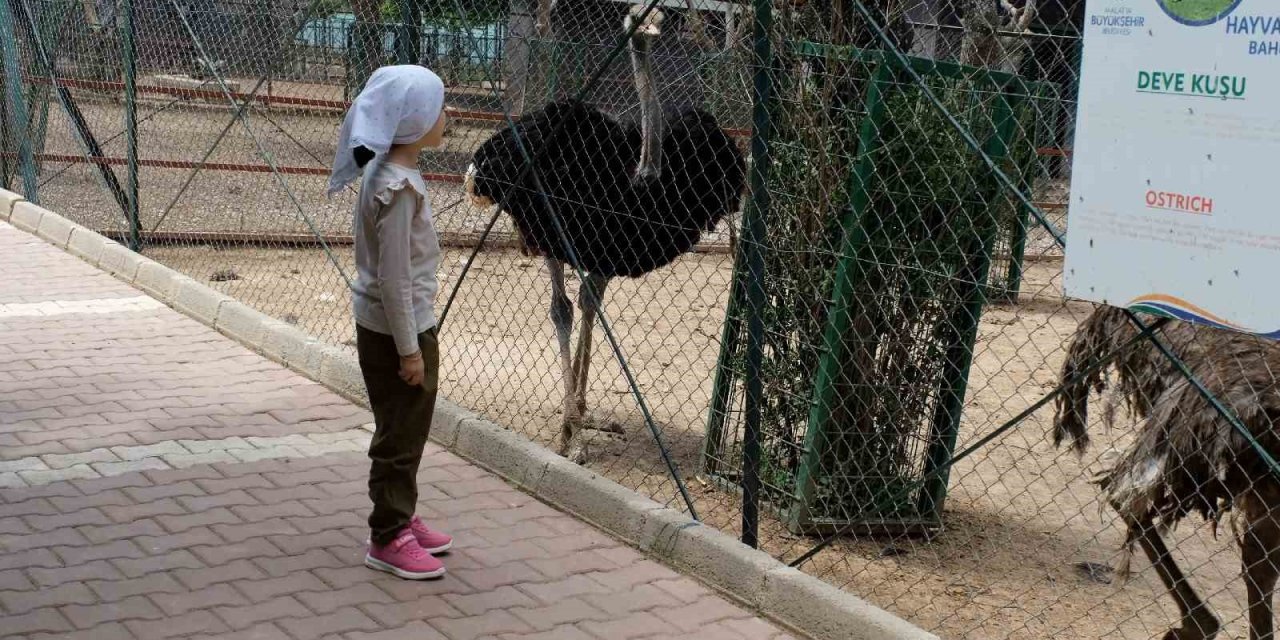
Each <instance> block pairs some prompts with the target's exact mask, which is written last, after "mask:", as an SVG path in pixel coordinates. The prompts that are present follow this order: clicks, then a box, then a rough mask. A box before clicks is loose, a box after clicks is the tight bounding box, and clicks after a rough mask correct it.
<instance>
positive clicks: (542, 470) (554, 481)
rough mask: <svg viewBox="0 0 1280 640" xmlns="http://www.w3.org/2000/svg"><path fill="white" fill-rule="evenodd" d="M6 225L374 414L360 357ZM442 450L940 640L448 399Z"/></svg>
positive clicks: (676, 547) (883, 633) (585, 513)
mask: <svg viewBox="0 0 1280 640" xmlns="http://www.w3.org/2000/svg"><path fill="white" fill-rule="evenodd" d="M10 211H12V213H10ZM6 219H7V220H8V221H10V223H11V224H13V226H15V227H18V228H20V229H23V230H25V231H28V232H31V233H35V234H37V235H38V236H40V237H42V238H44V239H46V240H48V241H49V242H50V243H52V244H54V245H56V246H58V247H60V248H63V249H65V250H67V251H68V252H69V253H72V254H73V255H76V256H78V257H80V258H82V259H84V260H85V261H87V262H89V263H90V264H92V265H94V266H97V267H99V268H101V269H103V270H104V271H108V272H110V273H112V274H113V275H115V276H116V277H118V278H120V279H121V280H124V281H125V282H128V283H130V284H132V285H134V286H136V287H138V288H140V289H142V290H144V291H146V292H147V293H149V294H151V295H152V296H153V297H155V298H157V299H159V300H160V301H162V302H164V303H165V304H167V305H169V306H171V307H173V308H175V309H177V310H178V311H181V312H183V313H185V314H187V315H189V316H191V317H193V318H195V319H196V320H198V321H200V322H202V323H204V324H206V325H208V326H210V327H212V328H214V329H216V330H217V331H219V332H220V333H222V334H224V335H226V336H228V337H230V338H232V339H233V340H236V341H237V342H240V343H241V344H244V345H245V346H247V347H249V348H250V349H253V350H254V351H256V352H258V353H261V354H263V355H265V356H266V357H268V358H270V359H272V360H275V361H276V362H279V363H281V364H283V365H285V366H287V367H289V368H291V369H293V370H295V371H297V372H299V373H301V374H302V375H305V376H307V377H309V378H311V379H313V380H316V381H317V382H319V383H321V384H324V385H325V386H327V387H329V388H331V389H333V390H334V391H336V392H337V393H339V394H341V395H342V396H344V397H346V398H347V399H348V400H351V401H352V402H355V403H357V404H360V405H362V406H366V407H367V406H368V399H367V397H366V396H365V391H364V380H363V378H362V377H361V375H360V367H359V364H358V363H357V361H356V358H355V356H354V355H353V354H349V353H347V352H345V351H343V350H341V349H338V348H336V347H332V346H329V345H326V344H323V343H321V342H319V341H318V340H316V339H315V338H312V337H310V336H308V335H306V334H305V333H303V332H302V331H300V330H299V329H298V328H296V327H294V326H293V325H290V324H287V323H284V322H281V321H279V320H275V319H274V318H271V317H269V316H267V315H265V314H262V313H261V312H258V311H256V310H254V309H252V308H250V307H248V306H246V305H244V304H242V303H240V302H238V301H236V300H233V299H231V298H230V297H228V296H226V295H225V294H222V293H220V292H218V291H215V290H213V289H212V288H210V287H207V286H205V285H204V284H203V283H200V282H197V281H195V280H193V279H191V278H189V277H187V276H185V275H182V274H180V273H178V272H176V271H174V270H172V269H170V268H169V267H166V266H164V265H162V264H160V263H158V262H155V261H153V260H150V259H148V258H145V257H143V256H139V255H137V254H134V253H133V252H132V251H129V249H128V248H126V247H124V246H122V245H120V244H119V243H116V242H114V241H112V240H109V239H107V238H104V237H102V236H101V235H98V234H96V233H94V232H92V231H89V230H87V229H85V228H83V227H80V226H79V225H76V224H74V223H72V222H70V221H68V220H66V219H65V218H63V217H62V216H59V215H57V214H55V213H53V212H50V211H47V210H45V209H41V208H40V207H37V206H35V205H32V204H30V203H27V202H25V201H24V200H23V199H22V198H21V196H18V195H16V194H13V193H10V192H7V191H4V190H2V189H0V220H6ZM431 439H432V440H434V441H435V442H437V443H439V444H440V445H442V446H444V447H445V448H447V449H449V450H451V451H453V452H455V453H457V454H458V455H460V456H462V457H464V458H466V459H468V460H470V461H471V462H474V463H475V464H477V465H479V466H482V467H484V468H486V469H488V470H489V471H492V472H493V473H495V474H497V475H499V476H502V477H503V478H505V479H506V480H507V481H508V482H510V483H512V484H514V485H516V486H518V487H520V488H521V489H523V490H525V491H527V492H529V493H530V494H532V495H534V496H537V497H538V498H540V499H542V500H544V501H546V502H547V503H549V504H552V505H554V506H556V507H559V508H561V509H563V510H565V511H567V512H569V513H572V514H574V515H575V516H577V517H579V518H582V519H583V520H586V521H588V522H591V523H592V524H594V525H596V526H597V527H599V528H601V529H604V530H605V531H608V532H610V533H612V534H613V535H614V536H617V537H619V538H621V539H623V540H625V541H627V542H628V543H630V544H632V545H634V546H636V547H638V548H639V549H641V550H643V551H645V552H647V553H648V554H649V555H651V556H653V557H655V558H657V559H658V560H660V561H662V562H664V563H666V564H669V565H672V566H674V567H676V568H679V569H682V570H684V571H685V572H686V573H689V574H690V575H693V576H694V577H697V578H699V579H701V580H702V581H704V582H706V583H707V584H709V585H710V586H712V587H714V588H716V589H717V590H719V591H720V592H722V593H724V594H726V595H728V596H730V597H731V598H733V599H734V600H737V601H738V602H739V603H741V604H744V605H746V606H747V607H749V608H751V609H752V610H754V611H756V612H758V613H760V614H762V615H764V616H767V617H769V618H772V619H774V620H777V621H779V622H782V623H784V624H786V625H788V626H790V627H792V628H794V629H797V630H799V631H801V632H803V633H805V634H808V635H810V636H812V637H814V638H824V639H825V638H842V639H846V638H847V639H850V640H894V639H898V640H938V639H937V636H935V635H933V634H931V633H928V632H926V631H923V630H921V629H919V628H918V627H916V626H914V625H912V624H910V623H908V622H906V621H904V620H902V619H901V618H898V617H897V616H894V615H893V614H891V613H889V612H887V611H884V610H883V609H879V608H877V607H875V606H874V605H872V604H870V603H868V602H866V601H865V600H862V599H861V598H858V597H856V596H854V595H852V594H850V593H848V592H845V591H843V590H841V589H838V588H836V587H833V586H831V585H829V584H827V583H825V582H823V581H821V580H819V579H817V578H814V577H813V576H810V575H808V574H805V573H803V572H801V571H797V570H795V569H792V568H790V567H787V566H786V565H784V564H782V563H781V562H779V561H777V560H775V559H774V558H773V557H771V556H769V555H768V554H766V553H763V552H761V551H757V550H754V549H751V548H748V547H746V546H744V545H742V544H741V543H739V542H738V541H737V540H736V539H734V538H732V537H730V536H728V535H725V534H724V533H722V532H720V531H718V530H715V529H712V528H710V527H706V526H703V525H702V524H700V523H698V522H696V521H694V520H692V519H690V518H689V517H688V516H686V515H684V514H683V513H681V512H679V511H675V510H673V509H669V508H667V507H665V506H663V505H661V504H659V503H657V502H655V501H653V500H650V499H649V498H646V497H644V496H641V495H640V494H638V493H636V492H634V491H632V490H630V489H627V488H626V487H623V486H622V485H619V484H617V483H615V482H613V481H612V480H609V479H607V478H604V477H602V476H600V475H598V474H596V473H593V472H592V471H591V470H589V469H586V468H584V467H581V466H579V465H576V464H573V463H571V462H569V461H568V460H565V459H564V458H562V457H560V456H558V455H555V454H554V453H552V452H550V451H548V450H547V449H545V448H543V447H541V446H539V445H537V444H535V443H533V442H530V441H529V440H527V439H525V438H524V437H522V436H520V435H518V434H517V433H515V432H513V431H511V430H509V429H504V428H503V427H501V426H499V425H497V424H494V423H492V422H489V421H487V420H485V419H483V418H481V417H480V416H478V415H476V414H474V413H472V412H470V411H468V410H466V409H464V408H462V407H460V406H458V405H457V404H455V403H453V402H450V401H448V400H445V399H441V400H440V401H438V402H437V406H436V414H435V419H434V423H433V425H432V433H431Z"/></svg>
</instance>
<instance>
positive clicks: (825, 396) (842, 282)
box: [787, 56, 893, 531]
mask: <svg viewBox="0 0 1280 640" xmlns="http://www.w3.org/2000/svg"><path fill="white" fill-rule="evenodd" d="M868 62H869V63H870V59H868ZM874 64H875V66H876V70H875V72H874V73H873V74H872V77H871V82H870V86H869V87H868V88H867V91H866V94H865V97H864V98H863V107H864V113H865V114H866V115H864V116H863V120H862V125H861V127H860V128H859V131H858V152H857V161H856V162H855V164H854V169H853V175H852V177H851V178H850V181H849V205H848V210H847V211H846V212H845V215H844V219H843V220H842V221H841V223H840V224H841V233H842V240H841V243H840V262H839V265H838V266H837V267H836V275H835V285H834V287H833V294H832V300H831V307H830V314H829V315H828V317H827V321H826V329H825V330H824V331H823V335H822V345H823V354H822V358H821V360H820V361H819V364H818V374H817V377H816V379H815V380H814V392H813V405H812V407H811V408H810V411H809V426H808V429H807V431H806V432H805V436H804V449H803V452H802V456H803V457H802V458H801V461H800V467H799V469H798V470H797V472H796V492H795V495H794V497H793V500H792V505H791V508H790V510H789V513H788V518H787V520H788V526H789V527H790V529H791V530H792V531H799V530H801V529H802V528H803V527H804V526H805V525H807V524H808V523H809V522H810V521H811V520H812V515H811V513H810V512H811V508H812V506H813V501H814V499H815V497H816V495H817V486H818V476H819V475H820V474H821V473H822V468H821V467H822V454H823V453H824V452H825V451H826V450H827V445H828V443H827V429H828V427H829V426H830V425H829V423H830V422H831V417H832V414H833V413H834V411H833V409H834V407H835V404H836V398H835V389H836V383H837V382H838V381H839V380H838V379H839V377H840V376H841V375H842V373H845V372H844V371H842V367H841V364H842V363H843V361H844V358H843V351H844V344H845V341H846V340H847V335H846V334H847V333H848V332H849V327H850V324H851V322H852V320H853V313H852V311H853V306H854V304H855V301H854V300H853V288H854V283H855V278H856V277H857V272H859V271H860V267H859V265H858V264H857V262H858V254H859V253H860V249H861V247H862V246H863V245H864V244H865V243H866V241H867V228H866V222H867V221H866V220H865V216H864V214H865V213H866V212H867V211H868V209H869V207H870V204H871V181H872V180H874V175H875V151H876V149H877V148H878V147H879V146H880V129H881V127H882V125H883V123H884V118H885V114H886V111H887V110H886V108H885V97H886V96H885V94H886V93H888V89H889V86H890V83H891V82H892V79H893V68H892V67H893V64H892V63H891V62H890V61H889V60H887V59H885V58H884V57H883V56H878V61H876V62H874Z"/></svg>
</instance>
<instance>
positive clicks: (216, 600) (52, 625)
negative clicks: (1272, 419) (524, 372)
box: [0, 223, 791, 640]
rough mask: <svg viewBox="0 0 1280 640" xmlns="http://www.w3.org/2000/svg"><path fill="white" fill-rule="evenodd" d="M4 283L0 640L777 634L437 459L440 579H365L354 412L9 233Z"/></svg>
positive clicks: (429, 469) (425, 478) (608, 541)
mask: <svg viewBox="0 0 1280 640" xmlns="http://www.w3.org/2000/svg"><path fill="white" fill-rule="evenodd" d="M0 273H3V274H4V276H3V279H0V637H3V638H15V639H24V640H25V639H36V638H86V639H88V638H92V639H94V640H114V639H116V638H143V639H145V638H174V637H199V638H206V637H209V638H212V637H218V638H261V639H273V638H281V639H293V640H307V639H311V638H327V639H336V638H342V639H345V640H364V639H373V638H379V639H388V640H390V639H394V638H405V639H413V640H442V639H448V640H470V639H475V638H488V639H494V638H497V639H501V640H516V639H521V640H535V639H547V640H590V639H595V640H626V639H629V638H699V639H703V640H716V639H719V638H748V639H754V638H759V639H769V640H781V639H782V638H791V636H789V635H787V634H786V633H784V632H782V631H780V630H779V629H778V628H777V627H775V626H773V625H772V624H770V623H768V622H765V621H763V620H761V619H759V618H756V617H754V616H753V615H751V614H750V613H748V612H746V611H744V610H742V609H741V608H739V607H737V606H735V605H733V604H731V603H730V602H728V601H727V600H725V599H723V598H721V597H719V596H717V595H715V594H714V593H712V592H710V591H709V590H708V589H706V588H705V587H703V586H701V585H700V584H699V583H698V582H696V581H694V580H692V579H690V578H688V577H685V576H682V575H680V574H677V573H675V572H673V571H671V570H670V569H667V568H666V567H664V566H662V565H660V564H658V563H655V562H652V561H650V560H647V559H645V558H644V557H643V556H641V555H640V554H638V553H637V552H635V551H634V550H632V549H630V548H628V547H626V546H624V545H622V544H620V543H618V542H616V541H615V540H613V539H612V538H610V537H608V536H606V535H604V534H602V533H600V532H599V531H597V530H595V529H593V528H591V527H590V526H588V525H586V524H584V523H582V522H580V521H578V520H576V519H574V518H573V517H571V516H568V515H566V514H564V513H561V512H559V511H556V510H555V509H553V508H551V507H548V506H547V505H545V504H543V503H541V502H538V501H537V500H535V499H533V498H531V497H529V496H528V495H526V494H524V493H521V492H519V491H517V490H515V489H513V488H511V487H510V486H508V485H507V484H506V483H504V482H503V481H501V480H500V479H498V478H497V477H495V476H493V475H491V474H489V473H487V472H485V471H484V470H482V469H480V468H478V467H475V466H473V465H470V464H468V463H467V462H465V461H464V460H462V459H461V458H458V457H457V456H455V455H453V454H451V453H449V452H447V451H444V450H442V449H440V448H439V447H436V446H434V445H431V446H430V448H429V450H428V452H427V457H426V458H425V460H424V461H423V470H422V473H421V476H420V477H421V482H422V492H421V493H422V495H421V503H420V510H419V513H420V514H422V515H423V516H424V517H425V518H427V519H428V520H429V521H432V522H434V523H436V524H438V525H439V526H441V527H442V528H445V529H447V530H449V531H450V532H451V533H453V534H454V535H455V536H456V538H457V540H458V549H457V550H455V551H454V552H453V553H452V554H450V555H449V556H447V558H446V564H447V566H448V567H449V571H450V572H449V574H448V575H447V576H446V577H445V578H443V579H441V580H438V581H431V582H407V581H401V580H398V579H396V578H393V577H390V576H387V575H386V574H382V573H378V572H374V571H371V570H369V569H366V568H365V567H363V566H362V565H361V558H362V554H363V548H362V543H363V541H364V538H365V536H366V529H365V528H364V526H363V522H364V517H365V515H366V510H367V505H366V501H367V498H366V496H365V493H364V491H365V487H364V481H365V474H366V473H367V463H366V458H365V457H364V449H365V447H366V446H367V444H368V437H369V434H368V432H367V431H365V430H364V429H363V428H362V425H365V424H367V423H369V422H370V420H371V417H370V415H369V414H368V413H367V412H366V411H364V410H363V409H361V408H359V407H356V406H354V405H351V404H350V403H348V402H346V401H344V400H343V399H342V398H340V397H339V396H337V395H335V394H333V393H332V392H330V391H329V390H327V389H326V388H324V387H322V386H320V385H318V384H316V383H314V382H312V381H310V380H307V379H305V378H303V377H301V376H299V375H296V374H294V373H292V372H290V371H288V370H287V369H284V368H283V367H281V366H279V365H276V364H275V363H272V362H270V361H268V360H266V359H264V358H262V357H260V356H258V355H255V354H254V353H252V352H251V351H249V350H247V349H245V348H243V347H241V346H240V345H238V344H236V343H234V342H233V341H231V340H229V339H227V338H224V337H223V336H221V335H219V334H218V333H216V332H214V331H212V330H210V329H208V328H207V327H205V326H204V325H201V324H199V323H197V322H196V321H194V320H192V319H190V318H188V317H186V316H184V315H182V314H179V313H178V312H176V311H173V310H171V309H169V308H167V307H165V306H163V305H161V304H158V303H157V302H155V301H154V300H152V299H151V298H149V297H146V296H145V295H144V294H142V293H141V292H139V291H138V290H135V289H133V288H131V287H129V286H127V285H125V284H123V283H121V282H119V281H117V280H115V279H114V278H112V277H110V276H108V275H105V274H103V273H102V272H100V271H98V270H97V269H95V268H93V267H90V266H89V265H87V264H85V263H84V262H82V261H80V260H78V259H76V258H74V257H72V256H70V255H68V254H66V253H63V252H62V251H60V250H58V249H56V248H54V247H52V246H50V245H48V244H45V243H44V242H43V241H42V240H40V239H38V238H36V237H34V236H31V235H28V234H26V233H24V232H22V231H19V230H17V229H15V228H13V227H11V226H9V225H7V224H4V223H0Z"/></svg>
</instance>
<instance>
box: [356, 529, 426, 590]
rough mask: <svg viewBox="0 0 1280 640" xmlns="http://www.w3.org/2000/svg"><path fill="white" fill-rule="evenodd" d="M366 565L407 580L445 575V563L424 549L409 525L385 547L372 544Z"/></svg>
mask: <svg viewBox="0 0 1280 640" xmlns="http://www.w3.org/2000/svg"><path fill="white" fill-rule="evenodd" d="M364 565H365V566H366V567H369V568H370V569H377V570H378V571H386V572H387V573H391V574H394V575H397V576H400V577H401V578H404V579H406V580H427V579H430V578H439V577H440V576H442V575H444V563H442V562H440V561H439V560H436V559H435V558H434V557H432V555H431V554H429V553H427V552H426V551H424V550H423V549H422V547H421V546H420V545H419V544H418V539H417V538H415V537H414V535H413V530H412V529H411V528H409V527H405V528H404V529H403V530H402V531H401V532H400V535H398V536H396V539H395V540H392V541H391V543H390V544H388V545H387V546H385V547H379V546H378V545H375V544H370V545H369V552H368V553H367V554H365V556H364Z"/></svg>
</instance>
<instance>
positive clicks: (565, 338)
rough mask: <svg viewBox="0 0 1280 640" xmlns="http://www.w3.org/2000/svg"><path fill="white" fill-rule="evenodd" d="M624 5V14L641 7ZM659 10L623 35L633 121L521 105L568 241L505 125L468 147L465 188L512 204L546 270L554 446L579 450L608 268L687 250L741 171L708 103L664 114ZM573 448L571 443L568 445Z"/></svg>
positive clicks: (729, 198) (636, 270) (735, 198)
mask: <svg viewBox="0 0 1280 640" xmlns="http://www.w3.org/2000/svg"><path fill="white" fill-rule="evenodd" d="M640 12H641V9H640V7H638V6H633V7H632V8H631V10H630V11H629V12H628V13H627V16H626V18H625V19H624V22H623V25H624V27H625V28H627V29H628V30H630V28H631V27H632V25H634V24H636V23H635V21H636V20H638V19H639V17H640ZM662 19H663V15H662V13H661V12H660V11H658V10H656V9H654V10H652V11H651V12H650V13H649V15H648V17H647V18H645V19H644V21H643V22H642V23H641V24H639V26H638V28H637V29H636V30H635V32H634V34H633V35H632V37H631V38H630V41H629V47H630V53H631V64H632V70H633V72H634V74H635V82H636V92H637V94H638V95H639V98H640V125H639V127H637V126H635V125H632V124H624V123H622V122H619V121H618V120H617V119H615V118H614V117H612V116H611V115H609V114H606V113H603V112H601V111H600V110H598V109H596V108H594V107H591V106H588V105H587V104H584V103H582V102H580V101H577V100H559V101H555V102H552V103H550V104H548V105H547V106H546V107H545V108H543V109H541V110H539V111H536V112H533V113H530V114H526V115H524V116H522V117H521V118H520V122H519V124H518V125H517V126H516V130H517V131H518V132H519V135H520V143H521V144H523V145H524V147H525V150H526V151H527V152H528V154H529V155H530V157H533V158H535V159H536V161H537V162H538V165H537V177H538V178H539V179H540V183H541V186H542V187H543V188H544V189H545V191H546V195H547V200H548V201H549V202H550V208H553V209H554V212H555V214H557V216H556V217H557V218H558V220H559V224H560V225H562V227H561V229H562V230H563V232H564V236H565V238H567V240H568V244H569V246H570V247H571V248H572V251H568V250H567V248H566V247H565V243H564V242H563V241H562V239H561V236H560V234H559V232H558V231H557V224H556V221H555V220H554V219H553V217H552V215H551V214H552V211H551V209H549V208H548V206H547V203H546V202H545V201H544V200H543V199H542V198H541V196H539V194H538V188H537V186H536V183H535V180H534V176H533V172H526V174H525V176H524V179H523V180H520V174H521V169H522V168H523V156H522V155H521V153H520V149H519V147H518V146H517V140H516V138H515V136H514V135H513V133H512V131H511V129H510V128H509V127H508V128H504V129H503V130H501V131H499V132H498V133H496V134H495V135H494V136H493V137H491V138H490V139H489V140H488V141H486V142H485V143H484V144H483V145H481V147H480V148H479V149H478V150H477V151H476V152H475V155H474V156H473V157H472V162H471V165H470V166H469V167H468V168H467V175H466V185H465V188H466V191H467V194H468V195H469V196H470V198H471V200H472V201H473V202H474V203H475V204H477V205H480V206H489V205H492V204H493V203H494V202H497V203H499V204H500V206H501V207H502V209H503V210H504V211H506V212H507V213H508V214H510V216H511V218H512V220H513V221H514V223H515V227H516V229H517V231H518V232H519V235H520V240H521V242H522V244H523V246H524V247H525V248H526V249H527V252H528V253H530V254H533V255H540V256H543V257H544V258H545V260H546V264H547V269H548V271H549V273H550V276H551V310H550V316H551V322H552V324H553V325H554V326H555V331H556V338H557V342H558V346H559V352H560V368H561V372H562V375H563V376H564V392H565V397H564V405H563V414H562V423H561V429H560V445H559V446H560V452H561V454H562V455H566V456H569V457H570V458H573V459H575V461H578V462H582V461H583V459H584V458H585V455H586V452H585V451H584V450H583V447H582V446H574V444H575V438H576V436H578V434H579V433H580V432H581V430H582V429H584V428H592V429H597V430H607V431H615V432H616V431H618V429H617V427H616V426H607V427H603V428H601V427H584V425H583V416H584V414H585V413H586V388H587V377H588V376H587V372H588V369H589V366H590V363H591V342H592V336H591V334H592V329H593V325H594V324H595V320H596V315H597V313H598V311H599V309H598V307H597V306H596V305H597V303H598V302H599V301H600V300H601V299H602V298H603V296H604V292H605V288H606V287H607V285H608V284H609V281H610V280H611V279H612V278H615V277H618V276H624V277H629V278H638V277H640V276H642V275H644V274H646V273H649V272H651V271H653V270H655V269H658V268H661V267H663V266H666V265H667V264H669V263H671V262H672V261H673V260H675V259H676V258H677V257H679V256H680V255H682V254H684V253H686V252H688V251H689V250H690V249H692V248H693V246H694V244H696V243H697V242H698V240H699V239H700V238H701V235H702V232H703V231H710V230H712V229H714V228H715V226H716V224H717V223H718V222H719V221H720V219H721V218H722V217H723V216H724V215H726V214H728V213H731V212H733V211H736V210H737V209H738V205H739V203H740V200H741V197H742V191H743V187H744V182H745V175H746V166H745V164H746V163H745V161H744V160H743V157H742V153H741V152H740V151H739V150H738V148H737V146H735V144H734V142H733V140H732V139H730V138H729V136H728V135H726V134H725V133H724V131H723V130H722V129H721V128H720V126H719V124H717V122H716V120H715V118H714V117H713V116H711V114H709V113H707V112H705V111H702V110H700V109H689V110H685V111H682V112H676V113H668V114H665V115H664V114H663V111H662V106H661V104H660V103H659V101H658V97H657V93H656V87H655V86H654V78H653V71H652V68H651V63H650V53H651V47H652V43H653V42H654V41H655V40H656V39H657V38H658V36H659V35H660V34H661V24H662ZM566 264H568V265H570V266H573V267H576V268H580V269H581V270H582V271H583V272H585V273H586V277H585V279H584V281H583V282H582V286H581V287H580V290H579V293H578V307H579V309H580V310H581V312H582V324H581V328H580V332H579V335H578V345H577V351H576V353H574V354H573V355H572V358H571V351H570V339H571V332H572V328H573V315H574V311H573V305H572V304H571V302H570V300H569V296H568V294H567V293H566V291H565V276H564V268H565V265H566ZM571 452H572V453H571Z"/></svg>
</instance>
